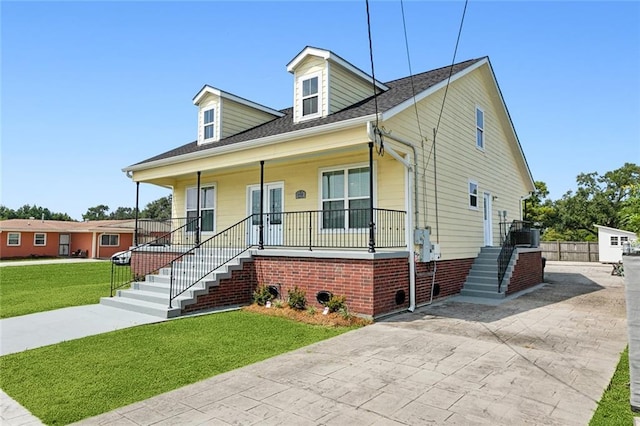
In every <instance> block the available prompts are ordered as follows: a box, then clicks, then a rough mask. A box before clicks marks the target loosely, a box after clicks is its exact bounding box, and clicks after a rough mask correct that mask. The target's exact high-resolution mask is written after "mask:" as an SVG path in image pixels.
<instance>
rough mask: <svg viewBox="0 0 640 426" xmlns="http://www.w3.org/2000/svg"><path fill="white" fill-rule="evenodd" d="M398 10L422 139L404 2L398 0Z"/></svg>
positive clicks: (420, 132)
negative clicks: (400, 15) (400, 14)
mask: <svg viewBox="0 0 640 426" xmlns="http://www.w3.org/2000/svg"><path fill="white" fill-rule="evenodd" d="M400 10H401V11H402V28H403V29H404V46H405V49H406V51H407V62H408V63H409V81H411V93H412V94H413V108H414V110H415V112H416V122H417V123H418V133H419V134H420V140H421V141H423V140H424V138H423V136H422V128H421V127H420V116H419V115H418V105H417V102H416V88H415V86H414V84H413V71H412V70H411V54H410V53H409V38H408V37H407V22H406V21H405V18H404V2H403V1H402V0H400Z"/></svg>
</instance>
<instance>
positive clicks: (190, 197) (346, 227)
mask: <svg viewBox="0 0 640 426" xmlns="http://www.w3.org/2000/svg"><path fill="white" fill-rule="evenodd" d="M139 177H141V178H144V179H141V180H140V181H137V182H136V191H137V197H136V199H139V197H138V195H139V191H140V182H141V181H144V182H148V183H153V184H156V185H164V186H171V187H172V188H173V206H172V210H173V213H174V215H176V216H177V217H181V219H172V220H169V221H167V222H166V224H165V225H164V226H165V227H170V229H171V231H170V232H168V233H164V234H162V235H159V236H157V238H154V237H156V235H157V233H154V232H150V230H149V227H148V226H147V227H146V228H145V227H142V226H138V225H139V224H138V223H137V224H136V229H137V230H138V231H139V232H136V237H135V242H134V247H133V248H132V249H131V252H130V255H129V256H128V257H125V259H128V260H129V262H128V264H123V265H117V267H116V266H114V271H113V277H112V295H118V294H120V293H124V292H125V291H119V289H121V288H125V287H132V286H131V284H132V283H133V287H135V286H140V284H136V283H142V282H143V281H145V282H149V281H150V282H154V283H155V284H156V285H157V284H159V283H163V284H166V287H167V288H166V294H163V296H162V297H163V298H164V304H165V305H166V306H168V308H169V309H170V310H173V309H176V307H177V308H178V309H180V312H181V313H185V312H188V311H190V310H193V309H196V310H202V309H209V308H213V307H215V306H213V305H230V304H245V303H250V301H251V294H252V292H253V290H254V289H255V287H256V286H258V285H272V286H279V287H280V288H281V289H282V291H283V293H282V294H281V295H282V296H284V297H286V291H287V290H288V288H289V287H291V286H293V285H298V286H299V287H304V286H305V285H307V284H308V286H307V287H308V288H306V289H305V290H306V291H307V292H308V293H309V294H308V298H309V299H310V300H315V295H316V293H317V291H320V290H324V291H328V292H330V293H332V294H339V295H345V296H347V304H351V305H353V306H354V307H356V309H355V312H356V313H361V314H364V315H368V316H374V315H376V314H377V313H379V312H377V311H380V312H382V310H381V309H377V308H374V305H376V303H378V302H375V301H374V298H375V297H374V294H375V293H376V292H378V291H379V289H377V288H376V287H379V286H380V284H378V285H376V284H375V282H374V281H376V279H377V278H376V275H380V274H374V272H373V271H374V269H375V268H377V267H378V266H380V264H381V263H380V262H382V263H385V262H387V263H388V260H389V259H391V258H392V259H395V262H396V263H398V262H399V263H398V265H399V268H400V269H401V270H402V271H396V272H398V273H394V274H393V278H394V279H397V280H398V285H399V287H401V288H399V289H401V290H402V295H401V297H400V296H398V300H399V302H398V303H397V305H398V306H400V307H405V308H406V306H405V305H406V303H407V299H408V292H409V288H408V287H409V282H408V281H409V279H408V276H409V266H408V265H409V261H408V259H409V252H411V251H412V250H413V246H412V244H413V243H412V241H411V238H412V234H411V230H410V229H409V228H410V227H409V226H408V225H407V219H408V218H407V212H406V211H407V208H406V207H407V205H408V201H407V195H408V194H407V192H408V191H407V187H406V185H405V184H406V169H405V167H404V166H403V165H402V164H401V163H399V162H398V161H397V160H395V159H393V158H391V157H389V156H386V157H382V156H378V155H377V154H376V152H375V149H374V145H373V143H371V142H368V143H360V144H356V145H350V146H346V147H345V146H341V147H338V148H334V149H330V150H327V149H326V148H325V150H324V151H323V152H303V153H298V154H297V155H292V156H288V157H286V158H282V157H281V158H273V159H271V160H268V161H265V160H259V161H255V162H248V161H243V162H241V163H239V164H234V165H231V164H229V163H225V162H218V161H215V162H214V161H210V162H209V163H208V168H207V169H204V170H196V171H195V172H185V171H184V169H179V170H178V169H176V170H175V173H174V174H173V176H170V175H169V173H167V172H166V171H165V172H163V173H161V175H156V176H151V175H148V174H147V175H145V174H144V173H143V174H141V175H139ZM134 179H135V175H134ZM136 207H139V206H136ZM136 210H137V209H136ZM329 259H331V260H329ZM125 263H126V262H125ZM249 264H250V265H249ZM247 265H249V266H247ZM266 265H268V266H266ZM283 265H287V267H286V268H284V266H283ZM296 265H297V266H296ZM301 265H305V266H301ZM321 265H322V266H321ZM247 268H249V269H247ZM283 268H284V269H283ZM345 268H346V269H345ZM353 268H356V269H353ZM318 270H322V271H323V272H322V273H321V274H320V275H314V274H315V273H316V272H317V271H318ZM261 271H262V272H261ZM271 271H280V272H278V274H277V276H274V275H272V272H271ZM366 271H369V272H370V273H366ZM234 274H235V275H237V274H240V275H241V276H243V277H244V278H243V279H242V281H243V283H242V284H241V285H240V284H237V283H236V284H233V285H232V286H231V287H233V288H234V290H233V291H231V290H229V289H227V290H224V291H227V292H229V293H233V295H232V294H229V295H227V296H228V297H220V296H215V297H213V296H212V293H216V292H217V293H220V292H221V289H222V282H223V281H224V280H232V281H233V280H236V277H235V275H234ZM398 274H399V275H398ZM311 276H317V279H314V280H311V281H314V282H313V283H312V282H311V281H310V277H311ZM267 277H269V278H268V279H267ZM360 277H365V281H367V282H366V283H365V282H362V283H361V284H360V285H357V284H356V282H359V281H358V280H359V278H360ZM366 277H368V278H366ZM403 277H404V278H403ZM384 279H385V280H387V281H388V280H389V277H387V278H384ZM318 281H323V284H321V283H319V282H318ZM329 283H332V284H331V285H329ZM289 284H290V285H289ZM384 287H386V289H385V291H387V290H388V287H389V285H387V284H386V285H385V286H384ZM353 288H356V290H353ZM148 290H150V289H148ZM126 291H129V290H126ZM163 291H164V290H163ZM238 292H240V293H242V296H241V297H240V296H238V294H237V293H238ZM203 297H204V299H203ZM212 298H213V299H216V301H215V302H212V301H211V300H212ZM185 299H188V300H185ZM199 299H200V300H199ZM223 299H224V300H223ZM392 299H393V302H392V303H393V304H394V306H395V305H396V302H395V295H394V296H393V298H392ZM203 300H206V301H203ZM385 303H386V302H385ZM378 304H379V303H378ZM385 310H388V308H385Z"/></svg>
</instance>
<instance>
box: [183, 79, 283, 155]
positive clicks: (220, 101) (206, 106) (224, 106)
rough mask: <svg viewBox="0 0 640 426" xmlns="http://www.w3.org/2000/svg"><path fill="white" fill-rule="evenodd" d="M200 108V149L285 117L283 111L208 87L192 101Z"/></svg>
mask: <svg viewBox="0 0 640 426" xmlns="http://www.w3.org/2000/svg"><path fill="white" fill-rule="evenodd" d="M193 103H194V104H195V105H196V106H197V107H198V145H202V144H206V143H211V142H218V141H219V140H221V139H224V138H226V137H229V136H232V135H235V134H237V133H240V132H243V131H245V130H248V129H251V128H252V127H255V126H258V125H260V124H264V123H266V122H267V121H271V120H273V119H274V118H278V117H282V116H284V114H283V113H281V112H280V111H276V110H274V109H271V108H268V107H266V106H264V105H260V104H257V103H255V102H251V101H249V100H247V99H244V98H241V97H239V96H236V95H232V94H231V93H227V92H224V91H222V90H219V89H216V88H215V87H211V86H209V85H205V86H204V87H203V88H202V89H201V90H200V91H199V92H198V94H197V95H196V96H195V97H194V98H193Z"/></svg>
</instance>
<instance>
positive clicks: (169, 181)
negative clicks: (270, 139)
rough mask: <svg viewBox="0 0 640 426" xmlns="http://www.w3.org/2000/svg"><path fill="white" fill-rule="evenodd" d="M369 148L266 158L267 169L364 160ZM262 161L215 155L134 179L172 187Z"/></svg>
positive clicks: (364, 144) (254, 166) (136, 174)
mask: <svg viewBox="0 0 640 426" xmlns="http://www.w3.org/2000/svg"><path fill="white" fill-rule="evenodd" d="M368 149H369V148H368V141H364V140H363V142H362V143H359V144H354V145H348V146H341V147H337V148H333V149H331V150H326V149H325V150H323V151H313V152H312V151H309V152H300V153H293V154H291V155H287V156H281V157H277V158H270V159H267V158H265V159H264V161H265V169H268V168H270V167H277V166H278V165H282V164H288V163H296V162H304V161H309V160H311V159H315V158H323V157H332V156H335V155H343V154H350V153H352V154H358V155H359V156H360V155H361V156H362V158H363V160H364V159H365V158H366V155H368V154H367V153H368ZM260 161H261V159H260V158H259V157H257V156H256V157H253V158H251V159H248V160H247V161H246V162H243V163H240V164H228V163H227V162H225V161H224V160H220V159H218V158H215V157H214V158H210V159H208V161H206V162H205V163H204V164H202V166H203V167H202V168H201V169H199V170H194V167H189V168H188V170H187V167H184V168H181V169H177V168H174V170H166V172H167V174H163V173H159V174H158V173H157V172H155V173H154V171H153V170H143V171H138V172H133V180H134V181H136V182H142V183H150V184H153V185H158V186H163V187H167V188H171V187H173V186H174V185H175V184H176V182H177V181H180V180H185V179H194V178H195V175H196V173H197V172H198V171H200V172H202V175H207V174H213V173H221V172H222V173H229V172H243V171H247V170H255V169H258V168H259V167H260Z"/></svg>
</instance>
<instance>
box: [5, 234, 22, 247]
mask: <svg viewBox="0 0 640 426" xmlns="http://www.w3.org/2000/svg"><path fill="white" fill-rule="evenodd" d="M7 245H8V246H19V245H20V233H19V232H9V233H8V234H7Z"/></svg>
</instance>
